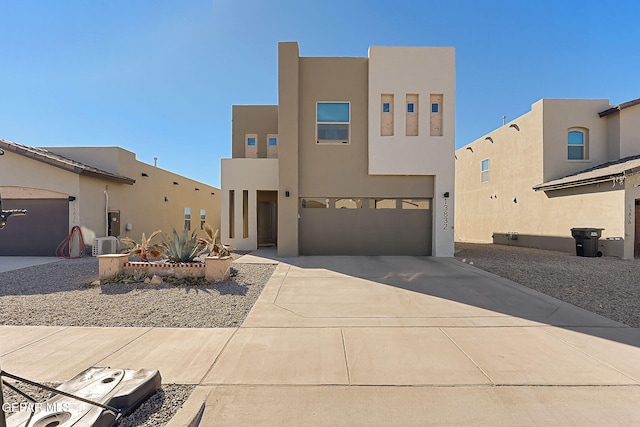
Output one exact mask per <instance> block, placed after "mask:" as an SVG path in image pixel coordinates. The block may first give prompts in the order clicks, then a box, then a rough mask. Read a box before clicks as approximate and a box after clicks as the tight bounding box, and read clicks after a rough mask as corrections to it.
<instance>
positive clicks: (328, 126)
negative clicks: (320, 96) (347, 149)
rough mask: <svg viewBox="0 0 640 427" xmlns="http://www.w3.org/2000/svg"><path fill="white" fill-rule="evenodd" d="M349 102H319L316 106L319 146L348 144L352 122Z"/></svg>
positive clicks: (317, 140)
mask: <svg viewBox="0 0 640 427" xmlns="http://www.w3.org/2000/svg"><path fill="white" fill-rule="evenodd" d="M350 110H351V105H350V103H349V102H318V103H317V104H316V120H317V132H316V142H317V143H318V144H348V143H349V136H350V135H349V124H350V121H351V111H350Z"/></svg>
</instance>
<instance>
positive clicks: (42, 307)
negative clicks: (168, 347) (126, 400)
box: [0, 254, 275, 427]
mask: <svg viewBox="0 0 640 427" xmlns="http://www.w3.org/2000/svg"><path fill="white" fill-rule="evenodd" d="M240 255H242V254H233V255H232V256H233V258H234V259H237V258H238V257H239V256H240ZM274 270H275V265H264V264H238V263H235V262H234V263H232V277H231V279H230V280H228V281H226V282H220V283H214V284H208V285H200V286H175V285H170V284H166V283H163V284H161V285H150V284H143V283H130V284H125V283H112V284H105V285H102V286H87V284H89V283H90V282H92V281H94V280H96V279H97V277H98V261H97V259H96V258H81V259H76V260H60V261H57V262H55V263H51V264H45V265H39V266H35V267H29V268H24V269H20V270H13V271H8V272H5V273H0V324H2V325H35V326H38V325H57V326H105V327H106V326H156V327H178V328H180V327H182V328H215V327H237V326H240V325H241V324H242V322H243V321H244V319H245V318H246V316H247V314H248V313H249V311H250V310H251V307H253V304H254V303H255V301H256V299H258V296H260V293H261V292H262V289H263V288H264V286H265V285H266V283H267V281H268V280H269V278H270V277H271V274H272V273H273V271H274ZM18 375H19V374H18ZM47 385H49V386H53V387H55V386H57V384H47ZM20 388H21V389H23V390H28V391H29V395H30V396H32V397H34V398H36V400H38V401H43V400H45V399H47V398H48V397H49V393H48V392H45V391H42V390H40V389H37V388H34V387H29V386H24V385H23V386H21V387H20ZM194 388H195V386H194V385H179V384H165V385H163V386H162V388H161V389H160V390H159V391H158V392H157V393H156V394H154V395H153V396H152V397H151V398H149V399H148V400H147V401H146V402H145V403H144V404H142V405H141V406H140V407H139V408H138V409H137V410H136V411H135V412H134V413H133V414H131V415H129V416H128V417H126V418H123V419H122V420H120V423H119V424H118V425H119V426H127V427H132V426H144V427H156V426H163V425H165V424H166V423H167V422H168V421H169V420H170V419H171V418H172V417H173V416H174V415H175V413H176V412H177V411H178V409H180V407H182V404H183V403H184V402H185V401H186V400H187V398H188V397H189V395H190V394H191V392H192V391H193V389H194ZM4 399H5V402H23V401H24V398H23V397H21V396H18V395H16V394H15V393H14V392H13V391H11V390H8V389H7V388H6V387H5V388H4Z"/></svg>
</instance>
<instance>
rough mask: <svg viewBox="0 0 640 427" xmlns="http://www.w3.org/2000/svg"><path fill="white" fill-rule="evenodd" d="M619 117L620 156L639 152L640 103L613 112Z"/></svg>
mask: <svg viewBox="0 0 640 427" xmlns="http://www.w3.org/2000/svg"><path fill="white" fill-rule="evenodd" d="M614 115H616V116H619V117H620V157H621V158H623V157H629V156H637V155H638V154H640V105H634V106H633V107H629V108H625V109H623V110H621V111H620V112H619V113H617V114H614Z"/></svg>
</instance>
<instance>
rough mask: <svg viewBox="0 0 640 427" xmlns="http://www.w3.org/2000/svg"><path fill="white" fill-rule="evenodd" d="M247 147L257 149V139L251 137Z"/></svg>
mask: <svg viewBox="0 0 640 427" xmlns="http://www.w3.org/2000/svg"><path fill="white" fill-rule="evenodd" d="M247 145H248V146H249V147H255V146H256V138H255V137H253V136H251V137H248V138H247Z"/></svg>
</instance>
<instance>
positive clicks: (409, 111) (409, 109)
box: [407, 102, 413, 113]
mask: <svg viewBox="0 0 640 427" xmlns="http://www.w3.org/2000/svg"><path fill="white" fill-rule="evenodd" d="M407 113H413V102H410V103H408V104H407Z"/></svg>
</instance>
